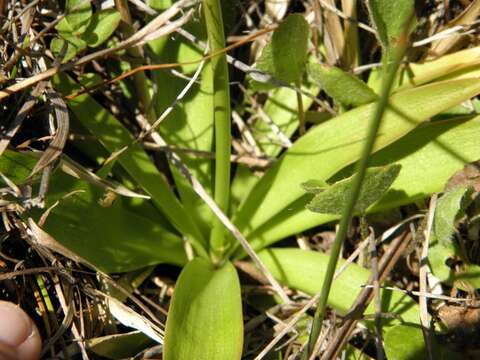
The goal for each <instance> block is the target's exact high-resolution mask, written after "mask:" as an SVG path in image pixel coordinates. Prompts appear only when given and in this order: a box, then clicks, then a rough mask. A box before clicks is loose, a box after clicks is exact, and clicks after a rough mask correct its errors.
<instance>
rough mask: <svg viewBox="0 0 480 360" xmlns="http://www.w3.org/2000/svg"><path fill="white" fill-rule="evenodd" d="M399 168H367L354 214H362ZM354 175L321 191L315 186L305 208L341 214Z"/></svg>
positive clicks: (381, 192)
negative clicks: (314, 190)
mask: <svg viewBox="0 0 480 360" xmlns="http://www.w3.org/2000/svg"><path fill="white" fill-rule="evenodd" d="M400 168H401V166H400V165H398V164H395V165H390V166H384V167H378V168H370V169H368V170H367V172H366V174H365V178H364V180H363V183H362V187H361V189H360V194H359V196H358V200H357V203H356V204H355V208H354V213H355V214H356V215H359V214H364V213H365V211H366V210H367V208H369V207H370V206H371V205H372V204H373V203H375V202H376V201H378V199H380V198H381V197H382V196H383V195H384V194H385V192H386V191H387V190H388V189H389V188H390V186H391V185H392V183H393V182H394V181H395V179H396V178H397V176H398V173H399V172H400ZM354 176H355V175H353V176H352V177H350V178H348V179H345V180H341V181H339V182H337V183H335V184H333V185H331V186H329V187H327V188H324V189H323V191H321V190H319V189H320V188H316V190H317V191H318V193H317V194H316V195H315V197H314V198H313V199H312V200H311V201H310V202H309V203H308V205H307V209H308V210H310V211H313V212H317V213H323V214H337V215H341V214H342V212H343V209H344V208H345V206H346V203H347V199H348V196H349V193H350V191H351V188H352V182H353V178H354ZM304 188H305V186H304Z"/></svg>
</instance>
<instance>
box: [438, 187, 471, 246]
mask: <svg viewBox="0 0 480 360" xmlns="http://www.w3.org/2000/svg"><path fill="white" fill-rule="evenodd" d="M472 193H473V188H472V187H470V186H460V187H457V188H455V189H453V190H451V191H449V192H447V193H445V194H444V195H443V196H442V197H441V198H440V199H439V200H438V202H437V207H436V209H435V220H434V223H433V225H434V226H433V230H434V233H435V236H436V238H437V239H438V241H439V243H440V244H441V245H446V244H448V243H449V242H450V241H452V235H453V232H454V231H455V222H456V221H457V220H458V219H459V218H460V217H462V216H463V215H464V214H465V210H466V208H467V207H468V206H469V205H470V203H471V202H472Z"/></svg>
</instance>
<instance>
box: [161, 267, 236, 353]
mask: <svg viewBox="0 0 480 360" xmlns="http://www.w3.org/2000/svg"><path fill="white" fill-rule="evenodd" d="M165 331H166V334H165V351H164V359H165V360H191V359H196V360H225V359H229V360H230V359H231V360H236V359H240V358H241V355H242V347H243V320H242V299H241V294H240V283H239V280H238V275H237V271H236V270H235V268H234V267H233V265H232V264H231V263H230V262H227V263H225V264H224V265H223V267H221V268H219V269H215V268H214V267H213V265H212V264H211V263H210V262H208V261H207V260H204V259H200V258H195V259H194V260H192V261H191V262H189V263H188V264H187V265H186V266H185V267H184V269H183V270H182V273H181V274H180V277H179V278H178V280H177V282H176V286H175V291H174V293H173V299H172V302H171V305H170V309H169V311H168V317H167V326H166V330H165Z"/></svg>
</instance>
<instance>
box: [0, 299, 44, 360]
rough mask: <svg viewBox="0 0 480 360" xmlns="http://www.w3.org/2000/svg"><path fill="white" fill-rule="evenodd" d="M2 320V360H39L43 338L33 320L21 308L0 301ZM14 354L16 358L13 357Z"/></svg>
mask: <svg viewBox="0 0 480 360" xmlns="http://www.w3.org/2000/svg"><path fill="white" fill-rule="evenodd" d="M0 319H2V321H0V344H1V346H0V360H4V359H8V360H13V359H22V360H36V359H38V358H39V357H40V350H41V338H40V334H39V332H38V329H37V327H36V326H35V324H34V323H33V321H32V319H31V318H30V317H29V316H28V315H27V314H26V313H25V312H24V311H23V310H22V309H21V308H20V307H18V306H17V305H15V304H13V303H11V302H7V301H0ZM12 349H13V352H12ZM12 354H15V357H11V356H13V355H12ZM1 356H3V358H2V357H1ZM9 356H10V357H9Z"/></svg>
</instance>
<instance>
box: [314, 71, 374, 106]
mask: <svg viewBox="0 0 480 360" xmlns="http://www.w3.org/2000/svg"><path fill="white" fill-rule="evenodd" d="M307 71H308V73H309V75H310V76H311V77H312V79H313V80H315V81H316V82H318V83H319V85H320V87H321V88H322V89H323V90H324V91H325V92H326V93H327V94H328V95H329V96H331V97H332V98H333V99H334V100H335V101H338V102H339V103H341V104H343V105H352V106H359V105H363V104H368V103H370V102H372V101H375V100H377V98H378V97H377V94H375V93H374V92H373V90H372V89H370V88H369V87H368V86H367V85H366V84H365V83H364V82H363V81H362V80H360V79H359V78H357V77H356V76H354V75H352V74H349V73H347V72H345V71H343V70H342V69H339V68H337V67H335V66H332V67H329V66H326V65H322V64H308V67H307Z"/></svg>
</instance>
